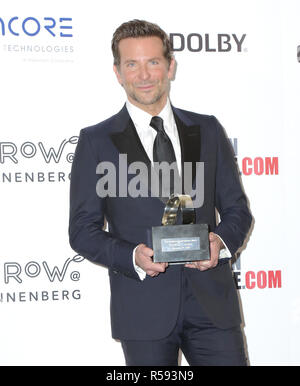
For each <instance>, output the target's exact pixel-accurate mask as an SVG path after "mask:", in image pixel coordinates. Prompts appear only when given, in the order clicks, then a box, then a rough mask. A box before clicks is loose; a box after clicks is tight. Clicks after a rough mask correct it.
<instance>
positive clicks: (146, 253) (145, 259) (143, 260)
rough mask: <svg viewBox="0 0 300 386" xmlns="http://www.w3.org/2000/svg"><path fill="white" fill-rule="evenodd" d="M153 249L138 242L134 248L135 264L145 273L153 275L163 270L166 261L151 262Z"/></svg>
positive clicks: (165, 266) (166, 264)
mask: <svg viewBox="0 0 300 386" xmlns="http://www.w3.org/2000/svg"><path fill="white" fill-rule="evenodd" d="M152 256H153V250H152V249H151V248H148V247H147V246H146V245H145V244H139V245H138V246H137V248H136V250H135V264H136V265H138V266H139V267H141V268H142V269H143V270H144V271H145V272H146V274H147V275H149V276H151V277H155V276H157V275H159V274H160V272H165V270H166V268H167V266H168V263H153V260H152Z"/></svg>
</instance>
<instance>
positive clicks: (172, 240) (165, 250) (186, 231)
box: [152, 194, 210, 264]
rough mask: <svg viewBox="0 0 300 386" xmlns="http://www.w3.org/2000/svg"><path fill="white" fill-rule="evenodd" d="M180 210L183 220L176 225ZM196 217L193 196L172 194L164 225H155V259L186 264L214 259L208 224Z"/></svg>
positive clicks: (153, 242)
mask: <svg viewBox="0 0 300 386" xmlns="http://www.w3.org/2000/svg"><path fill="white" fill-rule="evenodd" d="M179 210H181V215H182V224H181V225H176V223H177V215H178V211H179ZM195 219H196V214H195V209H194V207H193V201H192V199H191V197H190V196H189V195H179V194H176V195H174V194H172V195H171V197H170V198H169V200H168V202H167V204H166V207H165V211H164V215H163V218H162V226H156V227H152V245H153V251H154V256H153V261H154V262H155V263H158V262H160V263H161V262H164V263H165V262H168V263H170V264H171V263H172V264H186V263H188V262H192V261H196V260H209V259H210V253H209V241H208V225H207V224H195Z"/></svg>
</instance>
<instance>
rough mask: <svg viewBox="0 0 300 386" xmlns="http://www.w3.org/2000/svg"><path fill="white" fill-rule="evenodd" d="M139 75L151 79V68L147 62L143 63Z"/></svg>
mask: <svg viewBox="0 0 300 386" xmlns="http://www.w3.org/2000/svg"><path fill="white" fill-rule="evenodd" d="M139 77H140V79H142V80H147V79H149V77H150V72H149V69H148V68H147V65H146V64H145V65H142V66H141V67H140V71H139Z"/></svg>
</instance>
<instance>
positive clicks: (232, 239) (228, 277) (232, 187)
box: [69, 106, 251, 340]
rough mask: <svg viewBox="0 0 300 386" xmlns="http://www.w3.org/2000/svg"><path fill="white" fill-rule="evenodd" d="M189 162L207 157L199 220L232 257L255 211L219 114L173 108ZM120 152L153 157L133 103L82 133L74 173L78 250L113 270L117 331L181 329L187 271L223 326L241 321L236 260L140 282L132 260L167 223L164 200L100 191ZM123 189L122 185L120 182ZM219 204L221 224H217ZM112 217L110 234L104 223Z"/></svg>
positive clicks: (135, 335) (126, 334)
mask: <svg viewBox="0 0 300 386" xmlns="http://www.w3.org/2000/svg"><path fill="white" fill-rule="evenodd" d="M173 112H174V116H175V119H176V123H177V128H178V132H179V137H180V143H181V151H182V162H197V161H198V162H204V204H203V205H202V207H200V208H197V209H196V219H197V223H207V224H209V227H210V231H214V232H215V233H217V234H218V235H220V237H221V238H222V239H223V240H224V242H225V243H226V245H227V246H228V248H229V250H230V252H231V254H232V255H234V254H235V252H236V251H237V249H238V248H239V247H240V246H241V245H242V243H243V241H244V239H245V237H246V234H247V232H248V230H249V228H250V224H251V215H250V213H249V210H248V207H247V202H246V197H245V195H244V193H243V191H242V188H241V184H240V180H239V174H238V171H237V166H236V162H235V159H234V154H233V151H232V147H231V145H230V143H229V140H228V139H227V138H226V136H225V133H224V130H223V129H222V127H221V125H220V124H219V123H218V121H217V120H216V118H215V117H213V116H207V115H200V114H196V113H193V112H188V111H184V110H180V109H177V108H174V107H173ZM119 154H127V159H128V163H129V164H130V163H132V162H134V161H142V162H145V163H146V164H147V165H148V166H149V165H150V161H149V159H148V157H147V155H146V153H145V151H144V149H143V146H142V144H141V142H140V140H139V137H138V135H137V133H136V130H135V127H134V125H133V123H132V121H131V119H130V116H129V114H128V111H127V109H126V106H124V107H123V109H122V110H121V111H120V112H119V113H118V114H116V115H114V116H112V117H111V118H109V119H107V120H105V121H103V122H101V123H99V124H96V125H94V126H91V127H88V128H85V129H83V130H81V132H80V136H79V141H78V145H77V148H76V152H75V157H74V161H73V165H72V173H71V189H70V225H69V236H70V245H71V247H72V248H73V249H74V250H75V251H76V252H77V253H79V254H80V255H82V256H84V257H85V258H86V259H88V260H90V261H92V262H94V263H99V264H101V265H104V266H106V267H108V272H109V277H110V286H111V325H112V336H113V337H114V338H118V339H121V340H122V339H133V340H139V339H140V340H145V339H160V338H163V337H165V336H167V335H168V334H169V333H170V332H171V330H172V328H173V327H174V326H175V323H176V319H177V315H178V311H179V303H180V292H181V281H182V275H183V274H184V275H187V277H188V280H189V281H190V283H191V286H192V288H193V291H194V293H195V295H196V297H197V298H198V300H199V302H200V303H201V306H202V307H203V308H204V309H205V311H206V312H207V314H208V315H209V317H210V318H211V320H212V321H213V322H214V323H215V324H216V325H217V326H219V327H221V328H229V327H231V326H234V325H238V324H239V323H240V322H241V318H240V311H239V305H238V300H237V293H236V289H235V285H234V282H233V278H232V274H231V269H230V267H229V264H228V263H227V262H226V261H225V260H224V261H222V260H220V262H219V264H218V265H217V266H216V267H215V268H213V269H210V270H207V271H202V272H200V271H199V270H196V269H191V268H184V266H183V265H173V266H169V267H168V268H167V269H166V272H165V273H161V274H159V275H158V276H157V277H155V278H151V277H149V276H146V279H145V280H144V281H140V279H139V277H138V275H137V273H136V272H135V270H134V267H133V264H132V252H133V249H134V248H135V247H136V245H137V244H139V243H145V244H148V245H149V231H150V230H151V227H152V226H156V225H157V226H158V225H161V219H162V215H163V212H164V207H165V205H164V203H163V202H162V201H161V200H160V199H159V198H156V197H147V198H146V197H137V198H133V197H105V198H100V197H99V196H98V195H97V194H96V184H97V181H98V180H99V177H100V176H99V175H97V174H96V168H97V165H98V164H99V163H100V162H103V161H110V162H111V163H113V164H114V165H115V166H116V170H117V181H118V178H119V176H118V171H119V170H118V165H119ZM117 188H118V184H117ZM215 208H217V210H218V212H219V214H220V218H221V222H220V223H219V224H218V225H216V216H215ZM105 219H106V220H107V223H108V226H109V231H104V230H103V226H104V223H105Z"/></svg>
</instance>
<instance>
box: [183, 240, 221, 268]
mask: <svg viewBox="0 0 300 386" xmlns="http://www.w3.org/2000/svg"><path fill="white" fill-rule="evenodd" d="M208 239H209V247H210V260H201V261H194V262H193V263H191V264H185V267H188V268H197V269H199V270H200V271H206V270H207V269H209V268H214V267H215V266H216V265H217V264H218V260H219V253H220V249H222V248H225V247H224V244H223V243H222V240H221V239H220V238H219V237H218V236H217V235H216V234H215V233H213V232H210V233H209V235H208Z"/></svg>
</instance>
